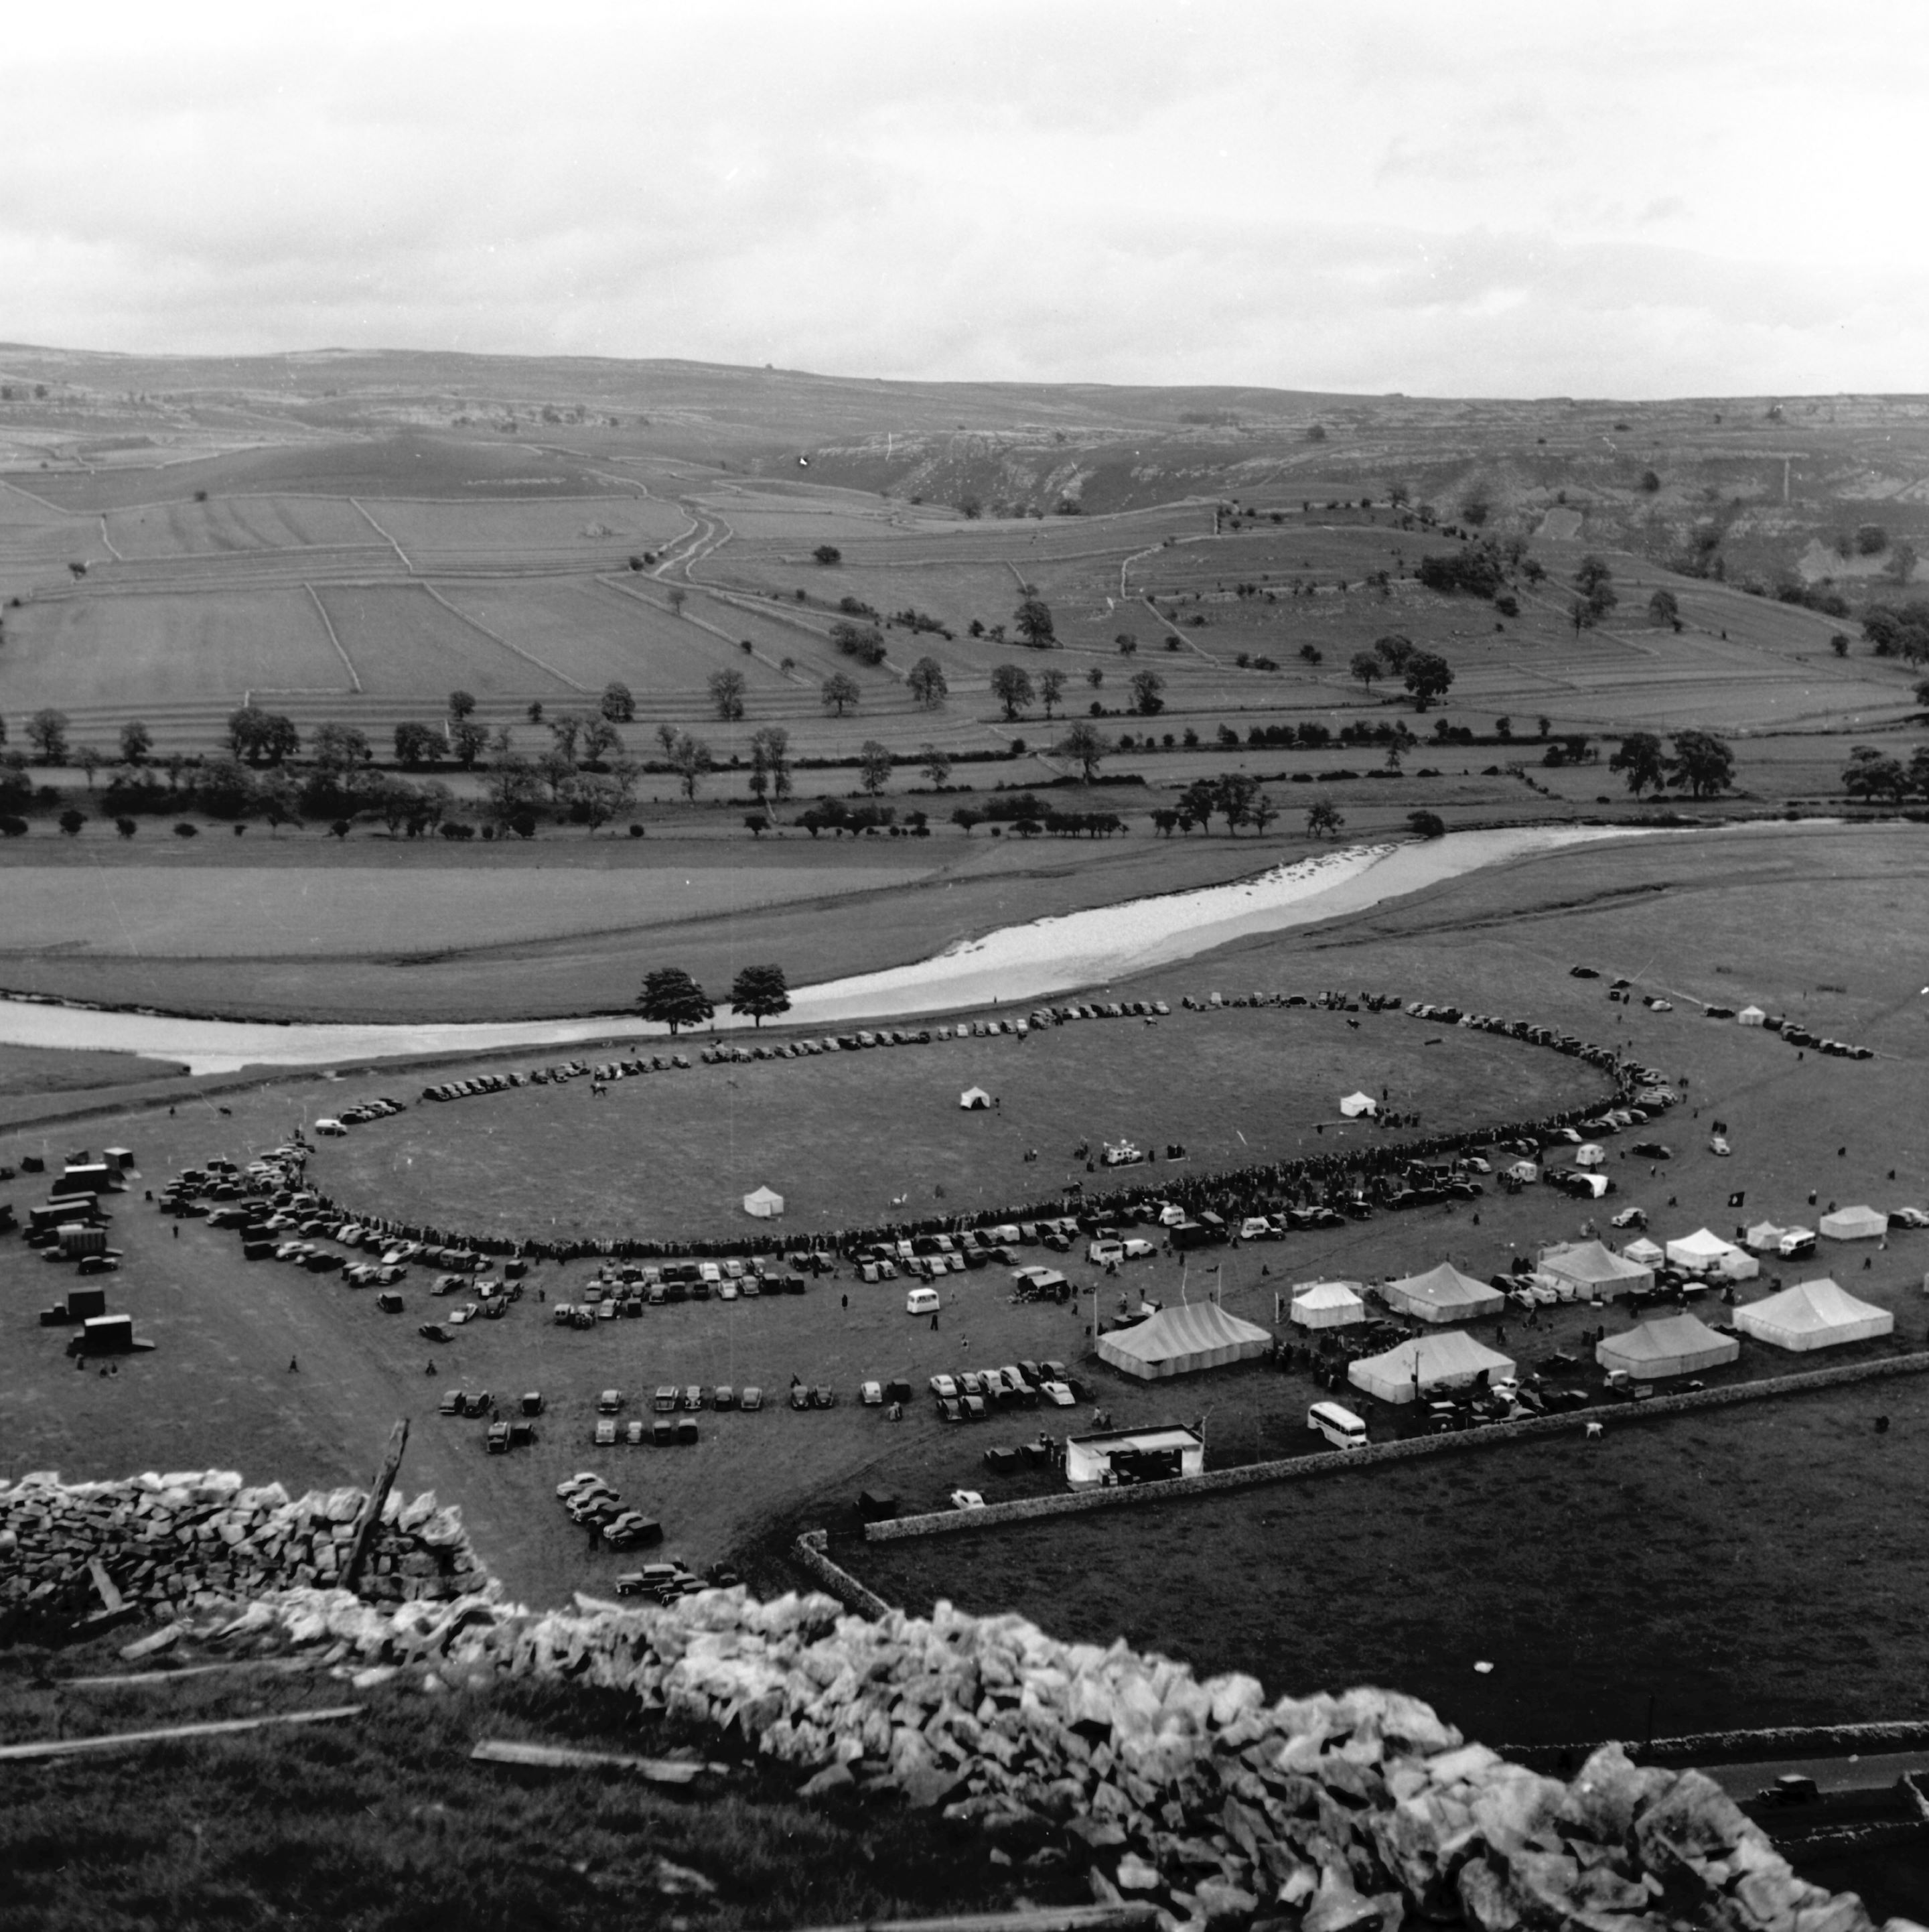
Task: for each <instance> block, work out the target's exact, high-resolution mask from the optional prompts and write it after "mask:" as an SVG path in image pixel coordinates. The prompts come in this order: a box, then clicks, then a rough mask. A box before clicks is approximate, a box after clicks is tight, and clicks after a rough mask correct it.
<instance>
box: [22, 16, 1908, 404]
mask: <svg viewBox="0 0 1929 1932" xmlns="http://www.w3.org/2000/svg"><path fill="white" fill-rule="evenodd" d="M51 22H52V17H51V16H49V17H44V18H42V19H40V20H37V21H36V22H34V23H29V26H28V30H27V31H26V34H24V36H23V37H22V38H21V40H20V41H19V43H18V44H17V46H16V47H15V49H14V52H13V66H14V68H15V69H16V73H15V80H16V83H17V85H16V88H15V89H14V91H13V95H12V97H11V98H10V111H9V114H8V115H7V118H6V119H5V121H4V122H0V168H4V169H5V178H6V179H7V183H8V190H7V195H6V196H5V198H4V202H0V278H4V286H5V287H6V288H7V291H8V318H7V324H6V333H7V334H8V335H12V336H13V337H14V338H19V339H37V340H41V341H54V342H59V343H63V344H74V345H77V346H83V347H110V348H127V349H133V350H204V351H243V350H247V351H260V350H275V349H288V348H296V347H314V346H320V345H321V344H326V343H334V344H343V345H346V346H371V347H373V346H401V347H462V348H469V349H475V350H485V349H486V350H508V351H523V352H527V353H542V352H548V351H554V350H564V349H566V350H571V351H574V352H580V353H598V354H605V355H613V356H654V355H679V356H692V357H696V358H700V359H713V360H721V361H731V360H741V361H749V362H764V361H774V362H781V363H784V364H785V365H789V366H793V367H817V368H824V369H826V370H827V371H833V372H836V373H843V374H878V375H892V376H901V377H932V378H939V377H950V378H967V377H1017V378H1026V377H1029V378H1035V379H1037V380H1054V381H1063V380H1110V381H1148V382H1223V383H1271V384H1279V385H1282V386H1304V387H1316V388H1318V387H1336V388H1337V387H1355V388H1360V389H1367V390H1370V391H1381V390H1386V389H1406V390H1409V391H1417V390H1420V389H1432V390H1436V391H1440V392H1449V393H1471V392H1486V393H1507V394H1545V393H1596V394H1598V393H1603V392H1609V391H1613V392H1620V393H1625V394H1630V395H1658V394H1667V393H1681V392H1691V391H1707V390H1715V391H1722V390H1725V391H1729V392H1734V391H1740V390H1750V389H1783V390H1786V389H1820V390H1826V389H1835V388H1838V387H1849V386H1857V387H1877V386H1879V387H1885V388H1901V387H1906V386H1909V385H1910V384H1912V383H1919V381H1920V380H1921V378H1920V374H1919V372H1920V370H1921V368H1922V367H1923V366H1924V358H1923V351H1924V348H1925V347H1929V272H1925V271H1922V270H1919V269H1917V268H1915V266H1913V264H1912V260H1911V258H1910V257H1909V256H1908V254H1907V252H1906V250H1904V249H1902V248H1898V247H1897V236H1898V235H1899V234H1900V233H1906V220H1905V218H1904V216H1903V211H1902V209H1901V208H1900V196H1901V195H1902V193H1903V192H1904V190H1905V188H1906V184H1907V183H1908V182H1909V181H1911V180H1912V172H1913V171H1912V166H1911V163H1912V155H1910V154H1909V153H1908V146H1909V142H1910V141H1911V140H1912V125H1913V121H1912V116H1911V115H1910V114H1909V113H1908V112H1907V111H1906V110H1907V104H1908V102H1909V100H1910V98H1911V94H1912V88H1915V87H1918V86H1919V85H1920V83H1921V80H1923V78H1924V74H1925V71H1929V59H1925V52H1929V25H1926V24H1925V23H1929V14H1924V15H1920V16H1919V15H1918V13H1917V12H1916V11H1915V10H1906V11H1904V12H1903V13H1900V14H1894V15H1891V16H1890V17H1887V18H1885V20H1884V23H1883V28H1882V31H1881V32H1880V33H1879V34H1876V33H1875V32H1873V29H1872V28H1871V27H1870V25H1869V23H1864V21H1863V20H1861V19H1860V18H1859V17H1858V7H1857V5H1855V0H1847V4H1846V7H1843V8H1838V10H1835V11H1834V12H1832V14H1831V16H1830V17H1829V20H1828V21H1827V22H1826V23H1823V24H1822V25H1818V23H1817V21H1816V20H1815V18H1814V16H1813V15H1812V14H1811V13H1802V14H1800V15H1797V14H1796V13H1793V12H1792V11H1790V10H1788V9H1787V8H1786V7H1782V6H1780V5H1775V4H1768V3H1767V0H1765V4H1761V5H1754V6H1752V7H1749V8H1748V9H1747V10H1742V9H1741V8H1740V7H1736V6H1734V5H1730V4H1727V0H1712V4H1709V5H1704V6H1703V7H1697V9H1695V10H1693V11H1692V13H1691V14H1688V15H1684V14H1683V13H1682V11H1681V10H1679V8H1678V7H1664V6H1662V5H1659V4H1658V0H1630V4H1628V5H1624V7H1621V8H1618V9H1616V11H1615V13H1614V14H1613V17H1611V18H1609V19H1606V20H1600V21H1595V20H1589V21H1586V22H1579V21H1577V20H1574V19H1573V18H1571V17H1569V16H1568V15H1565V14H1564V13H1562V11H1561V10H1558V9H1548V8H1546V7H1544V6H1529V5H1525V4H1517V0H1490V4H1488V5H1484V6H1483V7H1481V8H1480V9H1478V10H1475V11H1474V12H1473V13H1464V12H1463V13H1445V12H1441V11H1438V10H1424V9H1421V8H1418V7H1411V6H1407V5H1398V4H1390V0H1361V4H1359V5H1357V6H1356V7H1349V9H1347V10H1345V11H1344V13H1331V12H1329V11H1328V10H1319V11H1317V12H1315V11H1313V10H1301V9H1297V8H1283V7H1277V6H1273V5H1251V4H1246V0H1223V4H1216V5H1210V6H1202V5H1187V4H1184V0H1107V4H1106V5H1091V4H1088V0H1056V4H1055V5H1053V6H1052V7H1044V8H1040V7H1035V6H1026V5H1017V4H1014V0H980V4H979V5H975V6H974V7H971V8H969V9H965V8H960V7H955V6H951V5H939V4H936V0H893V4H891V5H878V4H870V0H824V4H820V5H809V6H802V7H799V6H796V5H785V6H783V7H775V6H760V5H754V6H750V7H733V8H730V9H700V8H683V9H670V8H667V7H664V8H660V9H658V8H652V9H645V10H637V9H634V8H631V7H618V6H604V5H597V4H572V0H556V4H554V5H545V7H544V8H543V9H542V10H541V11H540V13H532V12H531V11H530V10H528V9H527V8H526V7H508V6H507V5H499V4H495V0H476V4H474V5H470V6H468V7H463V8H462V9H461V10H460V11H458V10H455V9H452V8H446V7H441V6H439V5H416V6H408V5H401V6H392V7H385V8H377V7H366V8H362V7H353V6H351V7H346V8H338V7H331V8H329V9H328V10H325V11H323V10H316V11H304V10H302V9H300V8H299V7H297V8H296V9H294V10H288V11H284V10H275V9H261V8H259V7H253V6H251V7H247V8H245V9H243V8H239V7H224V6H223V7H217V6H205V5H192V4H190V5H188V6H187V8H186V10H185V11H184V12H181V11H178V10H172V11H170V12H169V13H167V14H166V16H164V17H163V16H161V15H158V14H155V13H152V12H151V11H150V12H148V13H143V14H134V13H129V15H128V16H127V26H126V28H125V31H124V32H122V31H117V32H115V33H114V34H89V37H88V41H89V43H88V45H87V46H86V49H84V50H83V49H77V48H74V47H73V46H69V45H68V44H67V43H65V41H64V40H63V39H62V35H61V33H60V31H59V30H58V27H57V26H55V25H54V24H51ZM1824 32H1826V34H1828V36H1829V45H1830V46H1831V47H1832V48H1835V49H1836V51H1838V52H1841V54H1842V55H1843V58H1840V59H1838V58H1833V57H1830V58H1817V46H1816V41H1817V36H1818V34H1822V33H1824ZM1857 48H1860V49H1862V50H1863V51H1864V52H1871V53H1872V52H1875V51H1876V50H1879V58H1873V59H1864V58H1859V57H1858V58H1853V59H1851V58H1847V57H1846V56H1847V55H1848V54H1849V52H1852V51H1853V50H1854V49H1857Z"/></svg>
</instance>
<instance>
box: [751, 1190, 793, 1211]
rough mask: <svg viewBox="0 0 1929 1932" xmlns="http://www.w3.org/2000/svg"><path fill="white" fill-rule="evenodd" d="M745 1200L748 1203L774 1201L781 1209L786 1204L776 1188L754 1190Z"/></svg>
mask: <svg viewBox="0 0 1929 1932" xmlns="http://www.w3.org/2000/svg"><path fill="white" fill-rule="evenodd" d="M743 1198H744V1199H745V1201H746V1202H749V1201H774V1202H775V1203H776V1204H777V1205H778V1207H780V1208H781V1207H782V1206H783V1205H784V1197H783V1196H782V1195H781V1194H779V1193H778V1192H777V1190H775V1188H774V1187H757V1188H753V1189H752V1190H751V1191H750V1193H748V1194H746V1195H745V1196H744V1197H743Z"/></svg>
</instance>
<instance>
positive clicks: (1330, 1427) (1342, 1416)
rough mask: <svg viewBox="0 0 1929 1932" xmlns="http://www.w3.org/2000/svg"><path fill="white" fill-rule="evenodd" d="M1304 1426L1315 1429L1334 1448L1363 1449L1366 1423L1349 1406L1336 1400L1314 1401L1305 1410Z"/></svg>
mask: <svg viewBox="0 0 1929 1932" xmlns="http://www.w3.org/2000/svg"><path fill="white" fill-rule="evenodd" d="M1306 1426H1307V1428H1309V1429H1316V1430H1319V1433H1320V1434H1321V1435H1322V1436H1325V1438H1326V1439H1327V1441H1328V1442H1331V1444H1332V1445H1333V1446H1334V1448H1336V1449H1364V1448H1366V1446H1367V1425H1366V1424H1364V1422H1362V1421H1361V1420H1360V1418H1358V1416H1357V1415H1355V1414H1354V1413H1353V1412H1352V1410H1351V1409H1342V1408H1341V1407H1340V1405H1339V1403H1337V1402H1316V1403H1314V1404H1313V1406H1312V1408H1310V1409H1308V1410H1307V1412H1306Z"/></svg>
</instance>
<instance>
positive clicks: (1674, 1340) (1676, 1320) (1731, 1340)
mask: <svg viewBox="0 0 1929 1932" xmlns="http://www.w3.org/2000/svg"><path fill="white" fill-rule="evenodd" d="M1741 1352H1742V1345H1741V1343H1739V1342H1738V1341H1737V1340H1736V1339H1735V1337H1733V1335H1718V1334H1716V1333H1715V1331H1714V1330H1713V1329H1712V1328H1709V1325H1708V1324H1707V1323H1706V1322H1703V1321H1702V1320H1700V1319H1699V1318H1698V1317H1697V1316H1693V1315H1662V1316H1656V1318H1655V1319H1654V1320H1653V1321H1652V1322H1643V1323H1642V1324H1641V1325H1640V1327H1639V1328H1631V1329H1629V1330H1628V1333H1627V1334H1625V1335H1610V1337H1608V1338H1607V1340H1606V1341H1604V1342H1598V1343H1595V1352H1594V1358H1595V1361H1597V1362H1598V1363H1599V1364H1601V1367H1603V1368H1604V1369H1606V1370H1608V1371H1609V1372H1610V1373H1612V1372H1613V1370H1616V1369H1619V1370H1623V1371H1625V1373H1627V1374H1628V1375H1631V1376H1634V1377H1635V1378H1636V1379H1637V1380H1639V1381H1642V1382H1660V1381H1664V1380H1665V1379H1667V1377H1669V1376H1691V1375H1695V1374H1697V1373H1699V1372H1700V1370H1703V1369H1716V1368H1719V1367H1721V1365H1722V1364H1724V1362H1732V1361H1734V1359H1735V1358H1736V1356H1737V1355H1739V1354H1741Z"/></svg>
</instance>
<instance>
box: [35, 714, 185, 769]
mask: <svg viewBox="0 0 1929 1932" xmlns="http://www.w3.org/2000/svg"><path fill="white" fill-rule="evenodd" d="M4 737H5V733H0V739H4ZM153 749H154V733H152V732H151V731H150V730H148V728H147V727H146V726H145V724H142V722H141V721H140V720H139V718H129V719H128V720H127V722H126V723H125V724H123V725H122V726H121V757H122V758H123V759H124V760H125V761H126V762H127V763H128V764H130V765H138V764H139V763H141V762H142V760H144V759H145V757H147V754H148V752H150V751H152V750H153Z"/></svg>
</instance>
